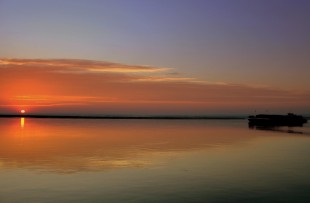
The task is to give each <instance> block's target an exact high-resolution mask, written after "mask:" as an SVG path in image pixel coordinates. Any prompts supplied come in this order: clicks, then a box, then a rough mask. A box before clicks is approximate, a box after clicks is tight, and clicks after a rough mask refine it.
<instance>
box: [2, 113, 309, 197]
mask: <svg viewBox="0 0 310 203" xmlns="http://www.w3.org/2000/svg"><path fill="white" fill-rule="evenodd" d="M309 191H310V125H309V124H307V125H305V126H304V127H294V128H288V127H283V128H277V129H250V128H248V126H247V121H246V120H83V119H81V120H70V119H29V118H26V119H20V118H10V119H8V118H1V119H0V202H4V203H7V202H8V203H10V202H23V203H25V202H31V203H35V202H39V203H44V202H53V203H54V202H60V203H61V202H109V203H110V202H148V203H152V202H238V203H239V202H310V192H309Z"/></svg>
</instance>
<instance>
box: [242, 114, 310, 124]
mask: <svg viewBox="0 0 310 203" xmlns="http://www.w3.org/2000/svg"><path fill="white" fill-rule="evenodd" d="M248 120H249V126H303V124H305V123H307V119H305V118H304V117H303V116H301V115H295V114H293V113H288V114H287V115H269V114H258V115H255V116H249V118H248Z"/></svg>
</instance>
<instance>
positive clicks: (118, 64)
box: [0, 0, 310, 114]
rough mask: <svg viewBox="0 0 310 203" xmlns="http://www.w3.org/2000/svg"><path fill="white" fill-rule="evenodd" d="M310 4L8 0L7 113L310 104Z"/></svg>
mask: <svg viewBox="0 0 310 203" xmlns="http://www.w3.org/2000/svg"><path fill="white" fill-rule="evenodd" d="M309 10H310V1H307V0H290V1H288V0H268V1H267V0H256V1H254V0H253V1H247V0H234V1H231V0H227V1H225V0H217V1H215V0H213V1H211V0H210V1H208V0H154V1H151V0H128V1H123V0H111V1H108V0H66V1H62V0H50V1H49V0H0V58H1V61H0V72H1V73H0V81H1V82H0V88H1V95H0V111H1V112H5V113H12V112H16V111H18V109H21V108H25V109H28V111H29V112H35V113H51V112H52V113H59V112H62V113H64V112H67V113H99V114H105V113H109V114H113V113H117V114H122V113H124V114H133V113H134V114H149V113H151V114H154V113H160V114H162V113H169V114H197V113H199V114H214V113H253V112H254V111H255V110H257V111H259V112H265V111H266V110H267V111H270V112H273V111H274V112H284V113H286V112H288V111H294V112H298V113H309V112H310V80H309V76H310V37H309V36H310V23H309V20H310V12H309Z"/></svg>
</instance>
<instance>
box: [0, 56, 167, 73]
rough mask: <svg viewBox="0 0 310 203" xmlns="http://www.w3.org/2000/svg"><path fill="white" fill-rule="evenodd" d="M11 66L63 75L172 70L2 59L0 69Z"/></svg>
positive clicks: (102, 62) (89, 61) (57, 60)
mask: <svg viewBox="0 0 310 203" xmlns="http://www.w3.org/2000/svg"><path fill="white" fill-rule="evenodd" d="M10 66H21V67H36V68H52V69H54V71H59V72H61V73H100V72H103V73H104V72H112V73H154V72H164V71H168V70H170V69H169V68H158V67H151V66H142V65H124V64H119V63H112V62H106V61H91V60H78V59H0V67H10Z"/></svg>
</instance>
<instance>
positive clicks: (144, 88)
mask: <svg viewBox="0 0 310 203" xmlns="http://www.w3.org/2000/svg"><path fill="white" fill-rule="evenodd" d="M169 71H172V69H168V68H156V67H148V66H132V65H122V64H118V63H111V62H100V61H90V60H73V59H51V60H48V59H45V60H39V59H35V60H33V59H1V60H0V80H1V83H0V88H1V95H0V110H1V111H2V112H12V111H14V108H15V109H17V108H21V107H23V108H25V107H28V108H32V111H33V112H51V113H72V112H75V113H97V114H98V113H99V114H100V113H101V114H105V113H137V114H139V113H172V114H178V113H180V114H184V113H199V114H207V113H216V112H227V111H245V110H247V111H254V110H255V109H256V110H258V109H267V110H268V109H269V110H272V109H282V110H285V111H294V110H300V111H305V110H306V111H307V110H308V111H309V109H310V105H309V104H310V92H305V91H303V92H294V91H288V90H277V89H272V88H268V87H254V86H251V85H235V84H226V83H209V82H208V81H200V80H197V79H195V78H188V77H182V76H180V75H178V74H169Z"/></svg>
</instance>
